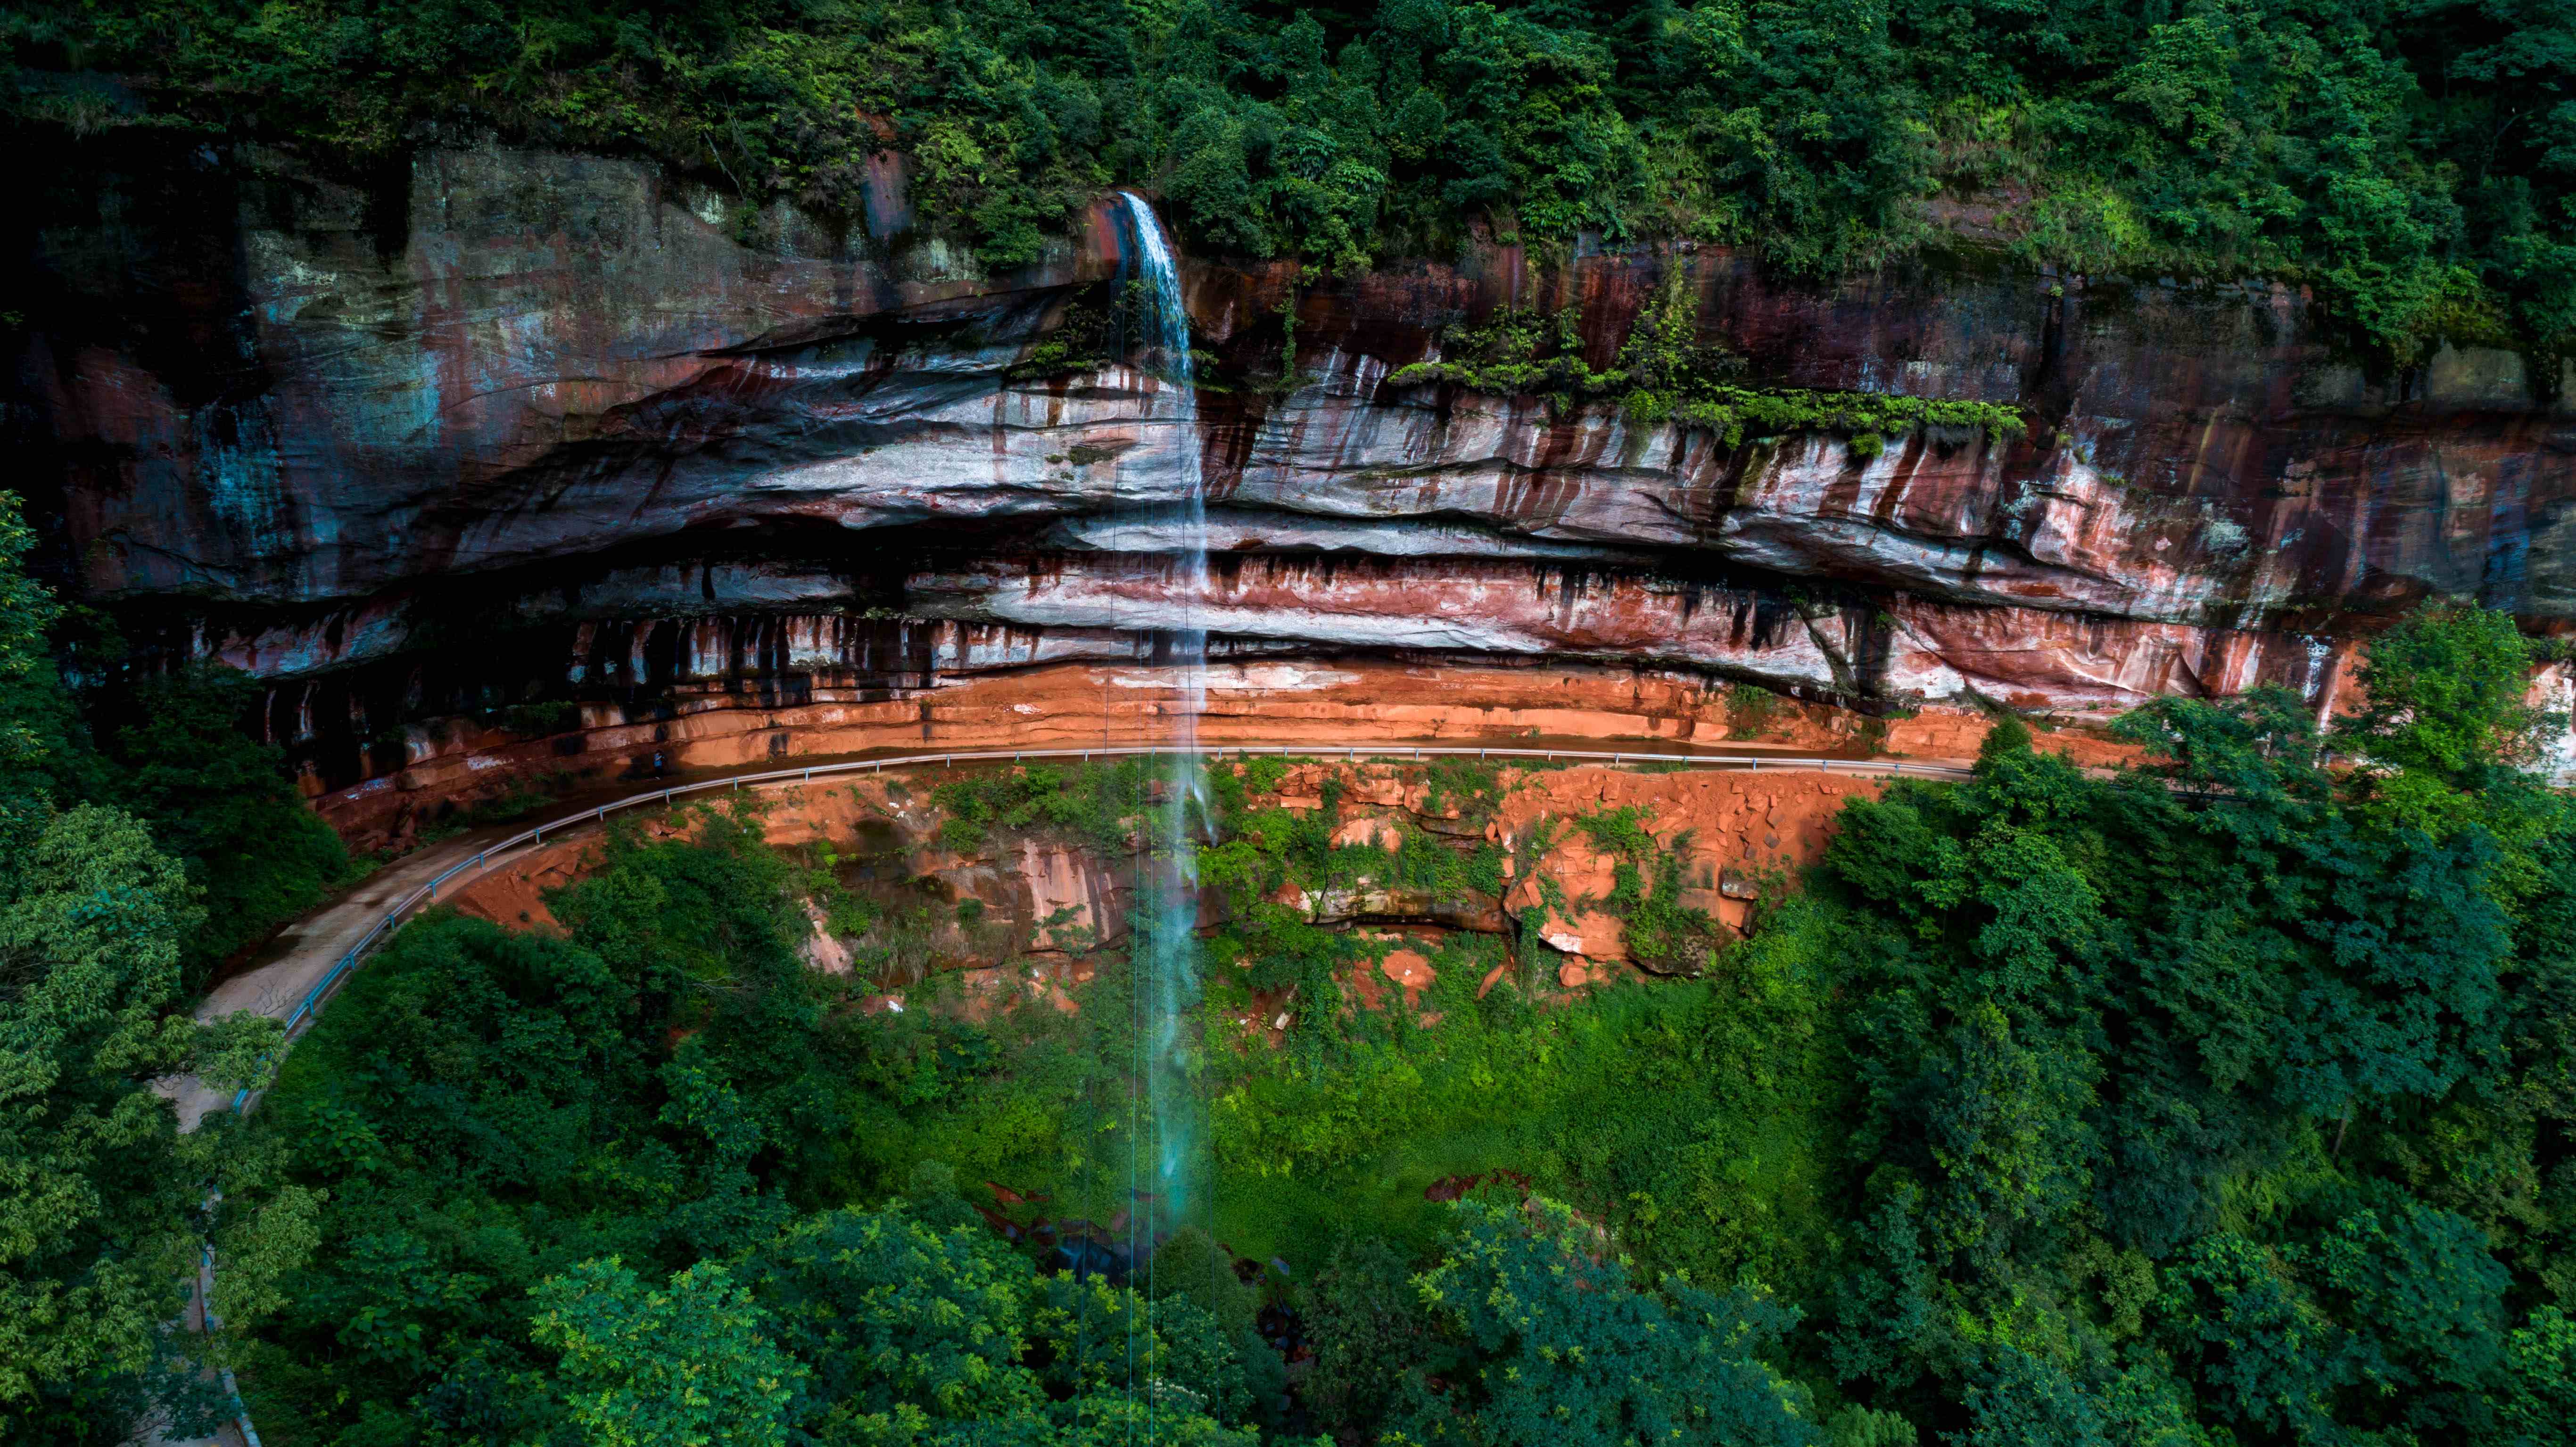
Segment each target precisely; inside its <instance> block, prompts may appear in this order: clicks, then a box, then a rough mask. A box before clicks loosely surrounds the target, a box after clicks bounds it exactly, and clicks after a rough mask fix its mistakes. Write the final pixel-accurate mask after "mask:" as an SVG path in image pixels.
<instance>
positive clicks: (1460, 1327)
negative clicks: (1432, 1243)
mask: <svg viewBox="0 0 2576 1447" xmlns="http://www.w3.org/2000/svg"><path fill="white" fill-rule="evenodd" d="M1603 1246H1604V1243H1603V1242H1601V1241H1600V1240H1598V1239H1597V1238H1596V1237H1595V1236H1594V1234H1593V1228H1590V1227H1588V1226H1586V1225H1585V1224H1583V1223H1582V1222H1581V1221H1580V1220H1579V1218H1577V1217H1576V1216H1575V1214H1574V1213H1573V1211H1572V1210H1571V1209H1570V1208H1568V1207H1566V1206H1564V1205H1562V1204H1559V1203H1557V1202H1553V1201H1549V1200H1547V1199H1545V1198H1544V1197H1533V1198H1531V1199H1530V1201H1529V1202H1528V1203H1527V1204H1526V1205H1525V1206H1524V1205H1522V1204H1521V1203H1518V1202H1506V1201H1503V1200H1500V1199H1492V1198H1490V1197H1489V1198H1486V1199H1478V1198H1475V1197H1470V1198H1469V1199H1466V1200H1463V1201H1461V1202H1460V1203H1459V1206H1458V1227H1457V1233H1456V1236H1455V1238H1454V1239H1453V1241H1452V1242H1451V1244H1450V1247H1449V1250H1448V1252H1447V1254H1446V1255H1445V1256H1444V1257H1443V1258H1442V1260H1441V1262H1440V1264H1439V1265H1438V1266H1437V1267H1435V1268H1433V1269H1432V1271H1431V1272H1430V1273H1429V1274H1427V1275H1426V1276H1424V1277H1423V1278H1422V1292H1423V1298H1424V1300H1426V1301H1427V1302H1429V1303H1430V1304H1431V1305H1432V1307H1433V1309H1434V1310H1435V1311H1437V1312H1438V1313H1440V1314H1441V1316H1442V1317H1444V1318H1445V1319H1446V1320H1447V1322H1448V1323H1449V1325H1450V1327H1451V1329H1452V1330H1453V1331H1454V1332H1455V1333H1456V1334H1457V1337H1458V1339H1459V1341H1460V1343H1461V1345H1462V1346H1463V1347H1464V1349H1465V1352H1466V1360H1465V1363H1464V1364H1463V1369H1464V1372H1465V1374H1466V1376H1467V1383H1468V1385H1467V1386H1466V1387H1465V1390H1466V1391H1468V1392H1469V1393H1470V1395H1469V1397H1468V1399H1467V1400H1466V1401H1465V1402H1462V1403H1461V1404H1460V1405H1459V1406H1458V1407H1457V1408H1456V1409H1455V1410H1456V1419H1455V1422H1454V1424H1453V1425H1454V1426H1455V1428H1456V1430H1457V1431H1459V1432H1460V1433H1462V1434H1463V1435H1464V1436H1465V1438H1466V1440H1469V1441H1475V1442H1491V1443H1498V1444H1499V1443H1526V1442H1544V1441H1558V1440H1564V1441H1584V1442H1601V1443H1621V1444H1637V1447H1644V1444H1647V1443H1657V1442H1681V1443H1693V1442H1704V1443H1711V1444H1714V1443H1721V1442H1723V1443H1730V1444H1743V1443H1772V1444H1780V1447H1792V1444H1803V1443H1813V1442H1821V1441H1822V1440H1823V1434H1822V1433H1820V1432H1819V1431H1817V1430H1816V1428H1815V1427H1814V1425H1812V1423H1811V1421H1810V1420H1809V1408H1808V1402H1807V1397H1806V1393H1805V1392H1804V1390H1803V1389H1801V1388H1799V1387H1798V1386H1796V1385H1795V1384H1793V1383H1791V1382H1790V1381H1788V1380H1787V1379H1785V1378H1783V1377H1782V1376H1781V1375H1780V1374H1779V1373H1778V1372H1776V1371H1775V1370H1773V1369H1772V1368H1771V1367H1770V1366H1769V1365H1768V1364H1766V1363H1765V1362H1764V1361H1763V1360H1762V1359H1761V1354H1762V1353H1764V1352H1766V1351H1769V1350H1771V1349H1773V1348H1774V1347H1775V1346H1776V1344H1777V1343H1778V1342H1779V1340H1780V1338H1781V1336H1782V1335H1783V1334H1784V1333H1785V1332H1786V1331H1787V1330H1788V1329H1789V1327H1790V1326H1791V1324H1792V1323H1793V1322H1794V1321H1795V1319H1796V1318H1795V1316H1794V1315H1793V1314H1792V1313H1791V1312H1789V1311H1787V1310H1785V1309H1784V1308H1782V1307H1780V1306H1778V1305H1777V1304H1775V1303H1773V1302H1771V1301H1769V1300H1768V1299H1766V1298H1765V1297H1764V1296H1763V1295H1762V1294H1760V1293H1759V1292H1756V1291H1753V1290H1750V1289H1747V1288H1744V1287H1737V1288H1735V1289H1733V1290H1731V1291H1728V1292H1726V1293H1725V1294H1723V1295H1718V1294H1713V1293H1711V1292H1707V1291H1704V1290H1701V1289H1700V1288H1698V1287H1696V1286H1692V1285H1691V1284H1689V1283H1688V1282H1686V1281H1683V1280H1681V1279H1679V1278H1667V1279H1666V1280H1665V1281H1664V1282H1663V1283H1662V1291H1661V1292H1660V1293H1656V1292H1645V1291H1639V1290H1636V1289H1634V1288H1633V1287H1632V1286H1631V1285H1630V1283H1629V1280H1628V1267H1627V1264H1626V1263H1625V1262H1623V1261H1621V1260H1619V1259H1617V1258H1615V1257H1609V1256H1605V1255H1604V1254H1603Z"/></svg>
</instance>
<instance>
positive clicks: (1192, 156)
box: [0, 0, 2576, 355]
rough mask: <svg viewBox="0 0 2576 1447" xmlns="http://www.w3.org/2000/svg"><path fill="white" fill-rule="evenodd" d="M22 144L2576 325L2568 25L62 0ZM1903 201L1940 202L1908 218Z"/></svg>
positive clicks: (979, 222)
mask: <svg viewBox="0 0 2576 1447" xmlns="http://www.w3.org/2000/svg"><path fill="white" fill-rule="evenodd" d="M0 35H5V36H6V37H7V39H8V43H9V47H10V53H11V56H12V59H13V61H14V62H15V64H14V67H13V75H12V81H11V83H10V86H9V91H8V94H9V102H8V103H9V104H10V106H11V107H12V109H13V111H14V113H15V115H16V117H17V119H18V120H19V122H20V123H22V124H26V125H34V126H43V127H49V128H62V129H68V130H69V131H70V132H72V133H75V134H82V135H87V134H94V133H97V132H99V131H102V130H109V129H114V128H119V127H134V126H149V127H172V128H177V129H178V130H179V131H181V132H182V133H186V134H194V135H204V136H209V137H213V136H223V137H244V136H249V137H261V138H266V139H271V140H282V141H291V142H296V143H300V144H303V145H306V146H308V147H311V148H313V149H314V150H315V151H316V153H317V154H320V155H323V156H326V157H337V158H339V159H341V160H342V161H344V162H348V163H352V164H361V165H364V164H376V163H380V162H381V161H382V160H383V159H384V158H387V157H390V156H398V155H399V154H401V153H402V152H403V151H404V150H405V149H406V148H408V147H411V146H413V145H416V144H419V143H421V142H422V141H424V140H426V139H430V138H434V137H446V138H450V139H459V140H462V139H470V138H471V137H473V136H476V135H481V134H488V133H492V132H493V131H495V130H497V131H498V133H500V134H504V135H507V136H510V137H513V138H517V139H520V140H524V141H529V142H536V143H545V144H561V145H573V146H589V147H607V148H615V149H624V150H631V151H636V152H640V153H645V154H650V155H654V156H658V157H661V158H664V159H665V160H667V161H669V162H671V163H673V164H676V165H679V166H682V167H685V168H689V169H691V170H694V171H696V172H698V173H701V174H703V175H705V176H706V177H708V178H710V179H713V180H716V181H717V182H719V183H720V184H722V185H724V186H726V187H728V188H730V189H731V190H732V191H733V192H734V193H735V194H736V195H737V196H738V197H739V199H740V204H741V205H742V206H743V207H744V208H745V210H744V213H743V214H744V216H745V218H746V219H747V218H748V217H749V216H750V215H751V214H752V213H753V212H754V211H756V210H757V209H758V208H760V207H762V206H765V205H767V204H769V203H770V202H771V201H773V200H776V199H780V198H784V199H788V200H791V201H793V202H795V203H797V204H799V205H803V206H806V207H809V208H812V209H814V210H817V211H819V212H822V213H824V214H827V215H838V216H842V217H845V218H846V217H855V216H857V215H859V214H860V213H861V211H862V209H863V208H862V205H861V200H860V197H861V189H862V186H863V184H864V181H865V177H866V175H867V172H868V166H869V160H870V158H871V157H872V156H873V155H876V154H878V153H880V152H885V151H893V152H899V153H900V154H901V155H903V156H904V157H906V158H908V162H909V166H910V176H911V186H912V197H913V201H914V204H915V205H916V206H917V207H918V208H920V210H921V211H922V212H923V213H925V214H926V215H927V216H929V217H930V218H932V219H933V220H934V221H936V222H938V223H939V224H941V225H944V226H946V227H948V228H950V229H951V230H952V231H954V232H955V233H957V234H960V235H962V236H963V237H964V238H965V239H967V240H969V241H971V243H972V244H973V245H974V247H975V249H976V250H977V251H978V253H979V254H980V255H981V257H982V258H983V260H984V261H985V262H986V263H987V264H988V265H990V266H993V267H1012V266H1018V265H1022V264H1026V263H1028V262H1030V261H1032V260H1034V259H1036V258H1037V257H1038V256H1039V255H1040V254H1041V252H1042V250H1043V248H1044V246H1045V244H1046V240H1047V238H1048V236H1049V235H1050V234H1051V233H1053V232H1056V231H1058V230H1060V229H1061V228H1062V227H1063V226H1064V225H1065V223H1066V221H1067V219H1068V217H1069V214H1070V211H1071V209H1072V208H1073V207H1074V206H1076V205H1077V204H1079V202H1080V201H1081V200H1083V199H1084V198H1087V197H1089V196H1091V195H1094V194H1096V193H1097V192H1098V191H1099V190H1100V189H1101V188H1103V187H1106V186H1110V185H1132V186H1139V187H1144V188H1147V189H1149V190H1151V191H1154V192H1156V193H1158V194H1159V195H1160V196H1161V197H1162V198H1163V199H1164V200H1165V201H1166V202H1167V203H1168V204H1169V206H1170V207H1171V209H1172V210H1173V212H1174V213H1175V215H1176V216H1177V217H1178V218H1179V220H1180V221H1181V223H1182V225H1183V227H1184V229H1185V230H1186V232H1187V233H1188V234H1189V236H1190V238H1191V240H1192V241H1193V243H1194V244H1196V245H1197V246H1199V247H1201V248H1204V249H1207V250H1210V251H1213V252H1217V253H1222V254H1229V255H1234V256H1242V257H1290V258H1295V259H1298V260H1300V261H1301V262H1303V263H1305V264H1307V265H1309V266H1313V267H1317V268H1323V269H1333V270H1341V269H1351V268H1358V267H1363V266H1366V265H1368V264H1370V263H1371V262H1372V261H1377V260H1385V259H1403V258H1408V257H1434V258H1436V257H1439V256H1442V255H1444V254H1447V253H1450V252H1454V251H1455V250H1456V249H1457V247H1458V246H1459V245H1460V244H1461V242H1462V240H1463V238H1464V236H1465V235H1466V232H1467V229H1468V228H1469V227H1471V226H1484V227H1486V228H1488V229H1489V231H1490V232H1491V233H1492V234H1494V235H1496V236H1498V237H1501V238H1503V239H1506V240H1521V241H1526V242H1529V243H1533V244H1537V245H1540V246H1553V247H1562V246H1566V245H1568V244H1570V243H1571V242H1572V241H1573V240H1574V239H1575V238H1576V237H1577V236H1578V235H1580V234H1585V233H1592V234H1597V235H1598V236H1599V237H1601V238H1602V239H1603V240H1605V241H1606V242H1609V243H1611V244H1620V243H1629V242H1638V241H1653V240H1659V239H1679V240H1690V241H1699V242H1708V243H1727V244H1752V245H1758V246H1759V247H1761V248H1762V249H1763V251H1764V252H1765V253H1766V254H1767V255H1769V256H1770V257H1772V258H1773V259H1774V260H1776V261H1777V262H1778V263H1780V264H1782V265H1785V266H1787V267H1790V268H1793V269H1796V270H1801V271H1806V272H1812V273H1830V272H1833V271H1837V270H1840V269H1843V268H1848V267H1851V266H1854V265H1860V264H1865V263H1867V262H1869V261H1871V260H1873V259H1876V258H1881V257H1885V256H1888V255H1892V254H1896V253H1901V252H1904V251H1907V250H1909V249H1912V248H1916V247H1919V246H1922V245H1924V244H1926V243H1927V242H1938V241H1940V240H1941V239H1942V238H1943V237H1944V236H1945V235H1949V234H1952V233H1953V232H1954V231H1955V228H1954V227H1952V225H1951V219H1952V218H1955V217H1957V216H1959V215H1964V214H1967V213H1964V212H1961V211H1959V210H1958V205H1959V204H1961V203H1965V204H1970V205H1971V206H1972V207H1973V208H1974V209H1975V210H1976V211H1977V212H1978V214H1981V215H1982V214H1990V213H1991V214H1994V215H1999V216H2000V217H2001V219H2000V220H1998V221H1994V222H1993V223H1992V225H1991V229H1992V231H1993V233H1994V234H1993V235H1992V236H1990V237H1989V238H1987V239H1988V240H1989V241H1992V242H1994V243H1995V244H2000V245H2003V246H2005V247H2007V248H2008V249H2009V250H2010V251H2011V252H2012V253H2013V254H2014V255H2016V256H2017V257H2019V258H2020V259H2022V260H2024V261H2026V262H2028V263H2032V264H2045V265H2053V266H2057V267H2060V268H2064V269H2067V270H2069V271H2073V272H2079V273H2102V272H2125V273H2132V274H2146V275H2157V274H2164V275H2177V274H2178V275H2197V276H2206V277H2215V278H2219V279H2225V280H2233V279H2236V278H2239V277H2246V276H2261V277H2276V278H2284V279H2288V280H2291V281H2293V282H2297V283H2302V284H2307V285H2311V286H2313V287H2315V288H2317V289H2318V291H2319V292H2320V294H2321V295H2323V296H2324V297H2325V298H2326V299H2327V300H2328V301H2329V302H2330V303H2331V304H2332V305H2333V306H2334V307H2335V308H2336V310H2337V312H2338V313H2339V315H2340V316H2341V317H2342V318H2343V319H2344V320H2345V322H2346V323H2347V324H2348V326H2349V328H2350V333H2351V335H2352V336H2353V337H2354V338H2355V339H2357V340H2364V341H2367V342H2369V343H2372V344H2375V345H2377V346H2378V347H2380V348H2382V349H2391V350H2394V351H2396V352H2397V353H2399V354H2401V355H2403V354H2408V353H2411V352H2412V351H2413V350H2414V349H2415V348H2417V347H2419V346H2420V345H2422V344H2423V343H2424V342H2425V341H2426V340H2427V339H2429V338H2431V337H2434V336H2436V335H2442V336H2449V337H2452V338H2455V339H2466V338H2481V339H2485V340H2488V341H2495V342H2504V343H2507V344H2520V345H2525V346H2532V347H2540V348H2548V347H2553V346H2556V345H2558V344H2560V343H2561V342H2562V341H2563V340H2564V339H2565V338H2566V337H2567V335H2568V333H2569V331H2570V329H2571V328H2576V211H2571V207H2576V10H2571V7H2569V6H2567V5H2565V4H2563V3H2561V0H2150V3H2127V0H2048V3H2038V0H1699V3H1696V4H1687V5H1686V4H1679V3H1673V0H1635V3H1615V4H1583V3H1573V0H1532V3H1527V4H1500V5H1498V4H1490V3H1464V4H1462V3H1457V0H1384V3H1380V4H1348V3H1344V4H1334V3H1327V4H1319V5H1314V6H1308V7H1294V6H1285V5H1276V4H1267V3H1237V0H1119V3H1111V0H1064V3H1052V4H1044V5H1040V4H1034V3H1029V0H962V3H954V4H938V5H923V4H916V3H911V0H746V3H742V4H732V3H727V4H721V5H718V4H708V3H698V0H672V3H659V4H649V5H647V4H637V5H606V4H599V3H595V0H425V3H410V0H404V3H389V0H312V3H298V4H289V5H252V4H248V3H246V0H90V3H83V4H76V5H75V4H68V3H62V0H43V3H37V4H34V5H27V6H19V7H14V8H12V9H10V10H9V11H8V12H7V13H6V14H5V16H0ZM1927 203H1928V204H1927Z"/></svg>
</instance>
